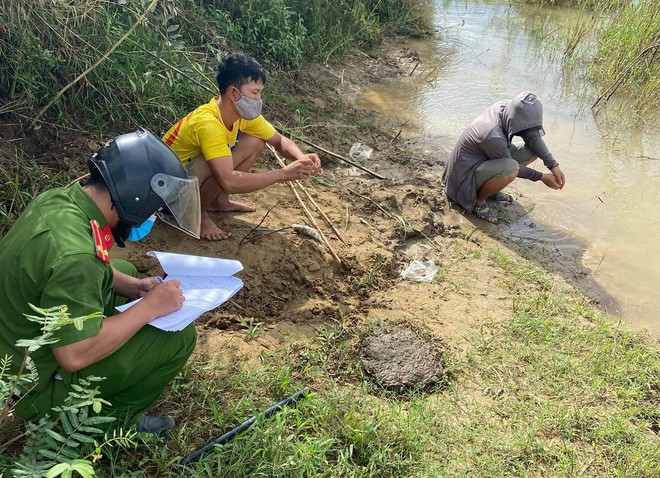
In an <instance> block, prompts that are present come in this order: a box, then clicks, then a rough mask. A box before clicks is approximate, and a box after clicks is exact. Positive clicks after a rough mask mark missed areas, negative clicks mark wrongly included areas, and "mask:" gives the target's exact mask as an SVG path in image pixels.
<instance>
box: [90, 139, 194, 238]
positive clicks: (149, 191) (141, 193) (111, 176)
mask: <svg viewBox="0 0 660 478" xmlns="http://www.w3.org/2000/svg"><path fill="white" fill-rule="evenodd" d="M88 166H89V170H90V172H92V171H93V170H94V169H96V170H98V172H99V173H100V174H101V176H102V177H103V181H104V182H105V184H106V186H107V188H108V191H109V193H110V197H111V199H112V203H113V205H114V207H115V208H116V209H117V214H118V215H119V225H118V228H117V229H118V230H120V231H121V233H120V234H118V236H119V237H115V241H116V242H117V245H119V246H120V247H123V241H124V240H125V239H126V237H127V236H128V232H129V231H130V228H131V227H136V226H139V225H141V224H142V223H143V222H144V221H146V220H147V219H148V218H149V217H150V216H151V215H152V214H154V213H155V212H156V211H159V210H161V209H163V210H165V212H166V213H167V216H168V217H170V218H174V224H173V225H174V226H176V227H179V228H181V229H183V230H184V231H185V232H188V233H189V234H191V235H193V236H196V237H199V225H198V224H199V221H198V220H197V219H196V218H198V217H199V212H196V211H194V209H195V208H197V210H199V189H198V187H197V180H196V178H191V179H189V178H188V175H187V173H186V171H185V169H184V168H183V166H182V164H181V161H179V158H178V157H177V156H176V154H175V153H174V151H172V150H171V149H170V148H169V147H168V146H167V145H166V144H165V143H163V142H162V141H161V140H160V139H159V138H158V137H157V136H155V135H154V134H153V133H151V132H150V131H149V130H147V129H146V128H139V129H138V130H137V131H135V132H132V133H126V134H123V135H121V136H117V137H116V138H114V139H112V140H110V141H109V142H108V143H107V144H106V145H105V146H104V147H103V148H101V149H100V150H99V151H98V152H97V153H96V154H95V155H94V156H92V157H91V158H90V159H89V161H88ZM184 215H188V216H190V217H186V218H185V219H186V220H185V221H182V217H183V216H184ZM191 217H192V220H190V219H191ZM165 220H166V222H170V221H169V220H167V219H165ZM195 222H197V227H195ZM184 223H185V224H184Z"/></svg>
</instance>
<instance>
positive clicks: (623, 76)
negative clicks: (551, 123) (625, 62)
mask: <svg viewBox="0 0 660 478" xmlns="http://www.w3.org/2000/svg"><path fill="white" fill-rule="evenodd" d="M658 47H660V43H656V44H655V45H651V46H648V47H646V48H644V50H642V52H641V53H640V54H639V55H637V57H636V58H635V59H634V60H633V61H632V62H631V63H630V65H629V66H628V68H626V69H625V70H623V71H622V72H621V74H620V75H619V77H618V78H617V79H616V81H614V83H612V84H611V85H610V86H609V87H608V88H607V89H606V90H605V92H604V93H603V94H602V95H600V96H599V97H598V99H597V100H596V102H595V103H594V104H593V105H592V106H591V108H592V109H593V108H595V107H596V106H598V103H600V102H601V100H602V99H603V98H605V97H607V98H605V100H606V101H607V100H609V99H610V97H611V96H612V95H613V94H614V93H615V92H616V90H617V88H619V85H621V83H623V80H625V79H626V77H627V76H628V75H629V74H630V72H631V71H632V69H633V67H634V66H635V64H636V63H637V62H638V61H639V60H641V59H642V57H643V56H644V55H645V54H646V52H648V51H651V50H655V49H656V48H658Z"/></svg>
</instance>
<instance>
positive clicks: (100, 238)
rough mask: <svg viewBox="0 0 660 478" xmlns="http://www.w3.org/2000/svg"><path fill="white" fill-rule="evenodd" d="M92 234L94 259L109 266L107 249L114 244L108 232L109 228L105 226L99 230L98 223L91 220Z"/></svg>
mask: <svg viewBox="0 0 660 478" xmlns="http://www.w3.org/2000/svg"><path fill="white" fill-rule="evenodd" d="M90 222H91V224H92V233H93V234H94V247H95V249H96V257H98V258H99V259H101V260H102V261H103V262H107V263H108V264H110V256H109V255H108V249H110V247H112V244H113V243H114V238H113V237H112V234H111V232H110V227H109V226H106V227H104V228H103V229H101V226H99V223H98V222H97V221H96V220H94V219H92V220H91V221H90Z"/></svg>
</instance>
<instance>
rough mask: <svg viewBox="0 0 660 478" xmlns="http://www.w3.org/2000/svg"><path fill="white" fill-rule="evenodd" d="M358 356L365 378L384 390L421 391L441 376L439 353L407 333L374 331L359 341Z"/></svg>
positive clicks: (396, 328) (390, 328) (391, 328)
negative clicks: (367, 376)
mask: <svg viewBox="0 0 660 478" xmlns="http://www.w3.org/2000/svg"><path fill="white" fill-rule="evenodd" d="M360 354H361V358H362V363H363V364H364V369H365V371H366V372H367V374H369V376H370V377H371V378H372V380H373V381H374V382H375V383H376V384H377V385H379V386H381V387H383V388H386V389H390V390H395V391H404V390H410V389H419V390H423V389H427V388H429V387H431V386H432V385H434V384H436V383H438V382H440V381H441V380H442V378H443V376H444V368H443V366H442V355H441V353H440V352H439V351H438V350H437V349H435V348H434V347H433V346H432V345H431V344H429V343H428V342H427V341H425V340H424V339H422V338H421V337H419V336H418V335H417V334H415V333H414V332H412V331H410V330H407V329H403V328H399V327H388V328H380V329H377V330H376V331H375V332H374V333H373V334H372V335H370V336H368V337H366V338H365V339H364V340H363V341H362V345H361V351H360Z"/></svg>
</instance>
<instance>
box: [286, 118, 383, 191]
mask: <svg viewBox="0 0 660 478" xmlns="http://www.w3.org/2000/svg"><path fill="white" fill-rule="evenodd" d="M277 129H278V130H279V131H280V133H286V134H288V135H290V136H294V137H296V138H297V139H298V141H301V142H303V143H305V144H308V145H309V146H311V147H312V148H316V149H318V150H319V151H323V152H324V153H325V154H327V155H330V156H332V157H333V158H337V159H340V160H341V161H343V162H345V163H348V164H350V165H351V166H355V167H356V168H358V169H361V170H362V171H364V172H365V173H369V174H371V175H372V176H373V177H375V178H378V179H387V178H385V177H384V176H381V175H380V174H378V173H376V172H374V171H372V170H371V169H368V168H365V167H364V166H362V165H360V164H358V163H356V162H355V161H351V160H350V159H348V158H345V157H343V156H341V155H339V154H337V153H333V152H332V151H329V150H327V149H325V148H322V147H321V146H318V145H316V144H314V143H312V142H311V141H307V140H306V139H303V138H301V137H300V136H296V135H295V134H294V133H293V132H292V131H287V130H286V129H284V128H277Z"/></svg>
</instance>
